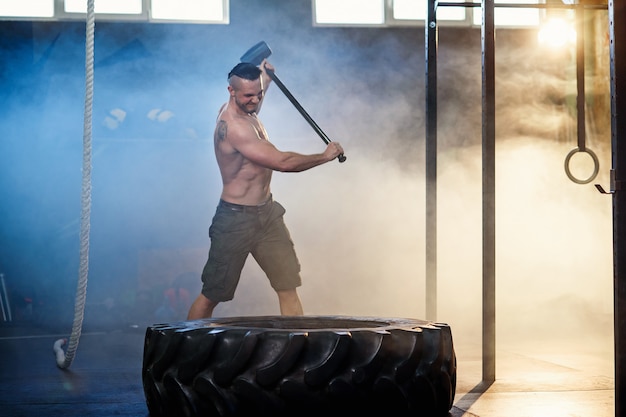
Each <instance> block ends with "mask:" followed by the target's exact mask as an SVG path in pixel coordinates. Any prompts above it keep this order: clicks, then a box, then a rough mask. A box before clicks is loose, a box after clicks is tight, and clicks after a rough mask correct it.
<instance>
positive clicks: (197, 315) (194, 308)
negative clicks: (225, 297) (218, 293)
mask: <svg viewBox="0 0 626 417" xmlns="http://www.w3.org/2000/svg"><path fill="white" fill-rule="evenodd" d="M218 304H219V301H213V300H209V299H208V298H206V297H205V296H204V295H202V294H200V295H199V296H198V298H196V300H195V301H194V302H193V304H192V305H191V307H190V308H189V313H188V314H187V320H197V319H208V318H210V317H212V316H213V310H214V309H215V307H217V305H218Z"/></svg>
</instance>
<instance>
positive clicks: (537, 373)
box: [0, 326, 615, 417]
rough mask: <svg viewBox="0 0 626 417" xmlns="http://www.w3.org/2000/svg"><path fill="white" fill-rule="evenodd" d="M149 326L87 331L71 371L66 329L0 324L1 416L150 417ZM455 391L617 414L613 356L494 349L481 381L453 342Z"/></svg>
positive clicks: (475, 404) (494, 403)
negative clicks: (63, 360) (145, 366)
mask: <svg viewBox="0 0 626 417" xmlns="http://www.w3.org/2000/svg"><path fill="white" fill-rule="evenodd" d="M144 330H145V327H144V328H135V329H133V328H127V329H123V330H114V331H110V330H109V331H89V330H88V329H84V330H83V334H82V336H81V338H80V343H79V346H78V350H77V353H76V356H75V359H74V362H73V363H72V365H71V366H70V368H69V369H68V370H60V369H59V368H58V367H57V366H56V361H55V357H54V355H53V351H52V346H53V344H54V342H55V341H56V340H57V339H58V338H60V337H65V336H67V335H64V334H61V333H54V332H51V331H50V330H45V329H33V328H24V327H16V326H0V357H1V358H2V360H1V361H0V415H1V416H6V417H22V416H24V417H30V416H46V417H54V416H63V417H73V416H77V417H78V416H80V417H84V416H102V417H104V416H106V417H110V416H113V415H116V416H129V417H130V416H132V417H148V411H147V408H146V405H145V397H144V394H143V389H142V385H141V366H142V365H141V360H142V353H143V338H144ZM455 351H456V352H457V359H458V373H457V390H456V397H455V404H454V407H453V408H452V410H450V417H474V416H478V417H504V416H506V417H566V416H567V417H611V416H614V415H615V413H614V409H615V408H614V385H613V382H614V378H613V358H612V357H611V356H610V355H606V354H605V355H598V354H597V352H596V353H589V354H581V353H576V354H571V355H569V354H563V351H561V352H560V353H558V354H553V355H551V354H548V353H546V352H545V351H538V352H537V353H535V354H529V353H528V352H524V353H519V352H516V351H515V350H514V349H498V350H497V352H496V356H497V364H496V381H495V382H494V383H493V384H491V385H490V386H483V385H482V384H481V382H480V381H481V375H482V374H481V373H482V363H481V353H480V347H479V346H478V347H477V346H462V345H458V344H456V345H455Z"/></svg>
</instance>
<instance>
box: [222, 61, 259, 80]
mask: <svg viewBox="0 0 626 417" xmlns="http://www.w3.org/2000/svg"><path fill="white" fill-rule="evenodd" d="M233 75H236V76H237V77H239V78H244V79H246V80H251V81H253V80H256V79H258V78H259V76H260V75H261V70H260V69H259V68H258V67H257V66H256V65H254V64H250V63H249V62H240V63H239V64H237V65H235V67H234V68H233V69H232V70H230V72H229V73H228V79H229V80H230V78H231V77H232V76H233Z"/></svg>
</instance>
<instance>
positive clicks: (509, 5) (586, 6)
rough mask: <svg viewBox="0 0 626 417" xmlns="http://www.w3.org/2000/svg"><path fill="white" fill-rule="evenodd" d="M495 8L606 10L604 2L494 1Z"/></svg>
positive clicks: (472, 4)
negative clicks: (547, 2)
mask: <svg viewBox="0 0 626 417" xmlns="http://www.w3.org/2000/svg"><path fill="white" fill-rule="evenodd" d="M436 4H437V7H480V6H481V5H482V4H481V3H475V2H437V3H436ZM494 6H495V7H496V8H498V7H502V8H513V9H578V8H583V9H596V10H607V9H608V7H609V6H608V5H606V4H562V3H555V4H546V3H495V4H494Z"/></svg>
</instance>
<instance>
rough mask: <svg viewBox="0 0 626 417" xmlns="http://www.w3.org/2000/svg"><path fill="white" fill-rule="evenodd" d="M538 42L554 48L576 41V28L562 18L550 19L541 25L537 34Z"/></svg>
mask: <svg viewBox="0 0 626 417" xmlns="http://www.w3.org/2000/svg"><path fill="white" fill-rule="evenodd" d="M537 38H538V40H539V43H540V44H542V45H548V46H551V47H554V48H559V47H563V46H566V45H567V44H575V43H576V30H574V28H573V27H572V25H571V24H569V23H567V22H566V21H565V20H563V19H556V18H554V19H550V20H548V21H547V22H546V23H544V24H543V25H542V26H541V29H539V33H538V34H537Z"/></svg>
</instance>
